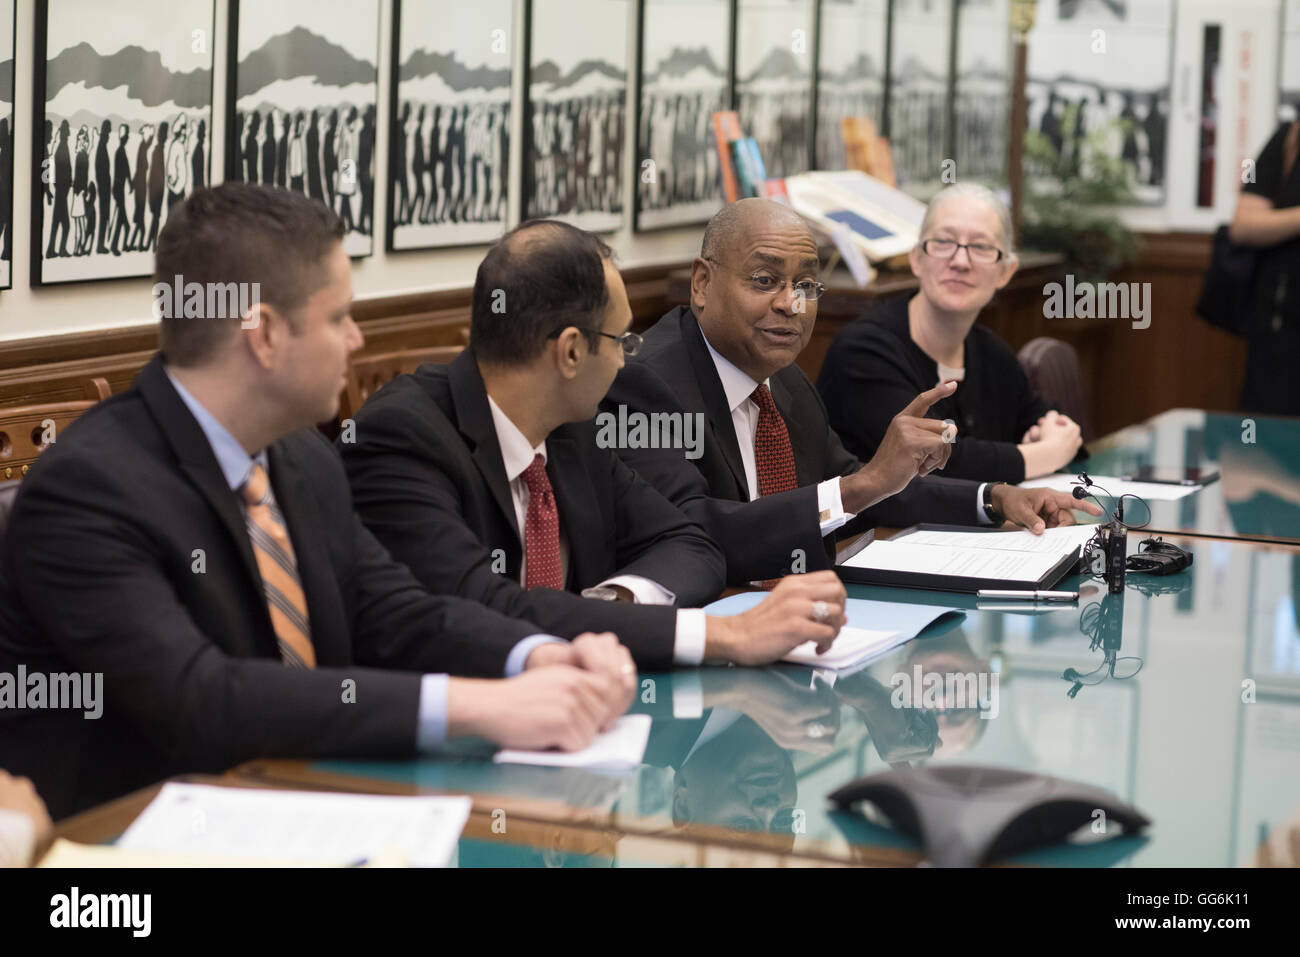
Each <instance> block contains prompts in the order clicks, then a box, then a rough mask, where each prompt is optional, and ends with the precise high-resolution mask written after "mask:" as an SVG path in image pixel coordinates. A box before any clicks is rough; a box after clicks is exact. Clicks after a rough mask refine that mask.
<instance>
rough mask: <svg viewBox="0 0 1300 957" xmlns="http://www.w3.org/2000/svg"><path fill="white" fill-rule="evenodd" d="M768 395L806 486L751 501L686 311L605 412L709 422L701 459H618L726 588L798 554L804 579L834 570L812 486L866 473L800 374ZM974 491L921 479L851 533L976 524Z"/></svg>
mask: <svg viewBox="0 0 1300 957" xmlns="http://www.w3.org/2000/svg"><path fill="white" fill-rule="evenodd" d="M770 388H771V390H772V398H773V400H774V401H775V402H776V407H777V410H778V411H779V412H780V413H781V415H782V417H783V418H784V419H785V421H786V425H787V427H788V428H789V431H790V445H791V446H792V448H793V450H794V459H795V471H796V474H797V476H798V479H799V486H800V487H799V488H797V489H794V490H793V491H790V492H782V493H780V494H778V495H768V496H764V497H762V498H759V499H756V500H754V501H752V502H751V501H749V487H748V485H747V484H746V482H745V467H744V463H743V462H742V461H741V458H740V446H739V444H738V443H737V441H736V430H735V428H734V426H732V424H731V410H730V409H729V408H728V406H727V397H726V393H725V392H724V391H723V389H722V380H721V378H719V376H718V370H717V367H716V366H715V365H714V364H713V357H712V356H710V355H709V350H708V346H707V345H706V344H705V342H704V335H703V333H702V332H701V331H700V325H699V322H698V321H697V320H696V318H695V315H694V313H692V312H691V309H690V307H689V306H678V307H677V308H676V309H674V310H672V311H671V312H669V313H668V314H667V315H665V316H664V317H663V318H661V319H660V320H659V321H658V322H657V323H655V324H654V326H652V327H651V328H650V330H649V331H648V332H646V334H645V342H644V344H643V345H642V347H641V351H640V352H639V353H638V354H637V356H636V357H635V358H634V359H632V360H631V361H630V362H628V363H627V365H625V366H624V367H623V370H622V371H621V372H620V373H619V375H618V378H617V379H615V380H614V385H613V388H611V389H610V392H609V395H607V396H606V397H605V402H604V404H603V405H602V408H603V409H604V410H605V411H608V412H611V413H615V414H617V412H618V407H619V406H620V405H626V406H627V407H628V410H629V411H643V412H647V413H649V412H690V413H695V412H700V413H703V414H704V418H705V433H704V446H703V454H702V455H701V456H700V458H698V459H694V460H692V459H687V458H686V457H685V455H684V454H683V452H682V450H680V449H678V450H673V449H621V450H620V451H619V455H620V456H621V457H622V458H623V460H624V461H625V462H627V463H628V464H629V465H630V466H632V467H633V468H634V469H636V471H637V473H638V474H640V475H641V476H643V477H644V478H645V479H646V480H647V481H649V482H650V484H651V485H653V486H654V487H655V488H657V489H659V491H660V492H662V493H664V495H665V496H667V497H668V499H670V500H671V501H672V502H674V503H676V504H677V505H678V507H680V508H681V509H682V511H683V512H685V513H686V514H687V515H688V516H689V517H690V518H692V519H694V520H695V521H697V522H699V523H700V524H701V525H703V526H704V528H705V529H706V530H707V531H708V532H709V534H711V535H712V536H713V538H714V539H715V540H716V541H717V542H718V544H719V545H721V546H722V551H723V553H724V554H725V555H726V558H727V582H728V584H733V585H739V584H743V583H744V582H748V581H753V580H755V579H763V578H771V577H774V576H777V575H780V574H784V573H787V572H789V571H791V566H792V565H794V564H796V559H797V556H795V555H794V554H792V553H793V551H794V550H795V549H799V550H800V551H801V552H802V554H803V558H804V562H805V564H803V565H801V570H805V571H813V570H816V569H821V568H830V567H831V566H832V564H833V563H834V555H835V552H834V542H833V541H831V540H830V539H831V536H827V540H825V541H823V539H822V536H821V533H820V529H819V528H818V521H817V488H816V486H817V484H818V483H819V482H823V481H825V480H826V479H830V478H835V477H837V476H843V475H849V474H852V473H853V472H855V471H857V469H859V468H860V467H861V463H860V462H859V461H858V460H857V459H855V458H854V457H853V456H852V455H850V454H849V453H848V452H847V451H845V449H844V446H843V445H841V444H840V440H839V436H837V435H836V434H835V431H834V430H833V429H832V428H831V427H830V425H829V424H828V423H827V419H826V410H825V409H824V408H823V407H822V404H821V399H819V398H818V396H817V390H816V389H814V388H813V385H812V383H811V382H809V381H808V377H807V376H806V375H804V374H803V371H802V370H801V369H800V368H799V367H798V366H797V365H790V366H787V367H786V368H784V369H782V370H781V371H780V372H778V373H777V374H776V375H774V376H772V379H771V384H770ZM978 488H979V486H978V484H976V483H973V482H963V481H958V480H953V479H943V478H930V477H927V478H923V479H918V480H916V481H914V482H912V484H911V485H909V486H908V487H907V488H906V489H904V490H903V491H902V492H900V493H899V494H898V495H895V496H892V497H891V498H888V499H886V500H885V501H883V502H880V503H878V504H877V505H874V506H872V507H871V508H868V509H864V510H863V511H861V512H859V513H858V517H857V518H855V519H854V520H853V521H852V522H850V523H849V524H848V525H847V526H845V530H846V533H853V532H856V531H858V530H860V529H864V528H870V527H871V526H873V525H891V526H904V525H911V524H914V523H916V522H919V521H927V522H947V523H952V524H962V525H971V524H975V523H976V522H978V520H979V516H978V502H977V500H976V491H977V490H978Z"/></svg>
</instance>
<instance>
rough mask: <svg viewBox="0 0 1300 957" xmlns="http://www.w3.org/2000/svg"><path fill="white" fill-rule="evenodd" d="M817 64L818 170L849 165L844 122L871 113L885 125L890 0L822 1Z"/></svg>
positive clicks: (873, 119)
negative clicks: (886, 53)
mask: <svg viewBox="0 0 1300 957" xmlns="http://www.w3.org/2000/svg"><path fill="white" fill-rule="evenodd" d="M821 5H822V9H821V36H820V38H819V41H818V42H819V43H820V44H821V55H820V56H819V57H818V63H817V155H816V162H817V168H818V169H827V170H836V169H844V168H845V166H846V165H847V160H846V158H845V155H844V136H843V134H842V132H841V128H840V124H841V121H842V120H845V119H849V118H851V117H867V118H868V119H870V120H871V122H872V123H874V124H876V129H877V130H879V129H880V120H881V114H880V111H881V108H882V103H881V101H882V98H883V97H884V93H885V30H886V26H887V20H888V7H889V0H821Z"/></svg>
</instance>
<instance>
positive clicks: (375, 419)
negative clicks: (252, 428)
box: [339, 221, 844, 669]
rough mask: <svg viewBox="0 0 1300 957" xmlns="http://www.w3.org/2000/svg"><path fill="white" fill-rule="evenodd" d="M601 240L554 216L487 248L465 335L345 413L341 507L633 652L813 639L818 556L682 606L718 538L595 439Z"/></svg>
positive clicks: (657, 654) (503, 604) (719, 570)
mask: <svg viewBox="0 0 1300 957" xmlns="http://www.w3.org/2000/svg"><path fill="white" fill-rule="evenodd" d="M611 256H612V252H611V250H610V248H609V247H608V246H607V245H605V243H603V242H601V240H600V239H598V238H597V237H596V236H593V235H592V234H590V233H587V232H584V231H583V230H580V229H577V228H575V227H573V226H570V225H567V224H565V223H560V222H554V221H531V222H527V223H524V224H523V225H521V226H519V227H518V228H516V229H514V230H512V231H511V232H510V233H507V234H506V235H505V236H504V237H503V238H502V239H501V240H500V241H499V242H498V243H497V244H496V245H495V246H493V247H492V249H491V250H489V252H488V254H487V256H486V257H485V258H484V260H483V262H482V263H481V264H480V266H479V269H478V275H477V277H476V279H475V283H474V293H473V304H472V307H471V319H470V348H469V349H468V350H466V351H465V353H464V354H462V355H461V356H459V357H458V358H457V359H456V360H455V361H454V362H452V363H451V364H450V365H447V366H436V365H425V366H422V367H420V368H419V369H418V370H416V372H415V373H414V374H412V375H408V376H401V377H399V378H398V379H396V380H394V381H393V382H391V383H389V384H388V385H387V386H385V387H384V388H383V389H381V390H380V391H379V392H377V393H376V394H375V395H374V396H372V397H371V398H370V400H369V401H368V402H367V403H366V404H365V406H364V407H363V408H362V409H361V411H360V413H359V414H358V415H357V419H356V430H355V441H352V442H349V441H347V440H346V439H347V436H346V434H345V435H344V436H341V437H340V445H339V447H340V449H341V451H342V453H343V457H344V461H345V464H346V466H347V470H348V474H349V477H350V479H351V484H352V491H353V497H354V501H355V505H356V508H357V511H358V513H359V514H360V515H361V518H362V520H363V521H364V522H365V523H366V525H367V526H368V527H369V529H370V530H371V531H372V532H373V533H374V534H375V535H376V536H377V537H378V538H379V540H380V541H381V542H382V543H383V544H384V545H385V546H386V547H387V548H388V550H389V551H390V552H391V553H392V554H393V555H394V557H396V558H398V559H399V560H401V561H403V562H405V563H406V564H407V565H408V566H409V567H410V568H411V570H412V571H413V572H414V573H415V576H416V578H418V579H419V580H420V581H421V582H422V583H423V584H424V585H425V586H426V587H428V588H430V589H433V590H435V591H438V592H451V593H454V594H458V595H460V596H461V597H465V598H472V599H474V600H476V601H480V602H482V603H484V604H486V605H488V606H489V607H491V608H493V609H496V610H497V611H501V612H505V613H507V614H509V615H512V616H515V617H518V618H523V619H525V620H528V621H532V622H534V623H535V624H537V625H539V626H540V627H542V628H544V629H545V630H546V631H547V632H548V633H550V634H554V635H559V636H560V637H566V638H567V637H569V636H571V635H576V634H580V633H582V632H585V631H591V630H595V631H608V632H614V633H616V634H617V635H618V637H619V640H620V641H621V642H622V643H623V644H624V645H625V646H626V647H627V648H628V650H629V651H630V652H631V653H632V656H633V658H634V659H635V660H636V661H637V663H638V664H639V665H641V667H642V668H643V669H662V668H667V667H670V666H672V665H695V664H699V663H700V662H701V661H702V660H706V659H708V660H724V661H732V662H736V663H740V664H765V663H767V662H771V661H775V660H778V659H780V658H782V657H784V656H785V655H786V654H787V653H788V652H789V651H790V650H792V649H793V648H795V647H796V646H798V645H800V644H803V643H805V642H808V641H815V642H817V643H818V644H819V645H820V646H821V647H823V648H825V647H829V645H830V643H831V642H832V641H833V639H834V638H835V635H836V634H837V633H838V631H839V627H840V624H841V623H842V615H843V605H844V589H843V586H842V585H841V584H840V583H839V581H838V579H836V577H835V576H834V575H833V574H830V573H828V572H824V573H822V574H820V575H805V576H798V577H795V578H792V579H791V580H790V581H789V582H787V583H785V584H784V585H783V587H782V588H781V589H780V590H779V592H778V593H775V594H773V595H771V596H768V598H767V599H766V600H765V601H764V602H762V603H761V604H760V605H759V606H757V607H755V608H753V609H751V610H750V611H747V612H744V613H742V614H740V615H735V616H731V617H728V618H722V617H716V616H707V615H705V614H704V612H703V611H701V610H698V609H696V608H692V607H691V606H694V605H699V604H702V603H705V602H708V601H711V600H712V599H713V598H715V597H717V595H718V594H719V592H720V591H721V590H722V587H723V578H724V568H723V564H722V556H721V554H720V553H719V551H718V548H717V546H716V545H715V544H714V542H713V541H712V540H711V539H710V538H709V537H708V535H706V534H705V532H704V531H703V530H702V529H701V528H700V527H699V526H698V525H696V524H694V523H693V522H691V521H690V520H689V519H687V518H686V517H685V516H684V515H682V513H681V512H680V511H679V510H678V509H677V508H676V507H675V506H674V505H672V503H670V502H669V501H668V500H667V499H665V498H664V497H663V496H662V495H661V494H660V493H659V492H657V491H656V490H655V489H653V488H652V487H651V486H649V485H648V484H647V483H646V482H644V481H643V480H642V479H640V478H639V477H638V476H637V475H636V474H635V473H634V472H633V471H632V470H631V469H629V468H628V467H627V466H626V465H625V464H623V462H622V461H621V460H620V459H619V457H618V455H617V454H616V453H615V452H614V451H613V450H612V449H610V448H607V447H604V443H602V442H601V441H600V440H599V436H598V430H597V426H596V423H595V422H594V421H593V416H594V415H595V414H596V410H597V407H598V404H599V402H600V400H601V399H602V398H603V397H604V395H605V392H606V390H607V389H608V388H609V385H610V383H611V382H613V381H614V377H615V375H617V374H618V371H619V369H620V368H622V366H623V359H624V356H625V354H627V353H631V352H635V350H636V349H637V347H638V346H639V345H640V337H639V336H637V335H636V334H635V333H632V332H629V331H628V327H629V326H630V325H631V322H632V310H631V307H630V306H629V304H628V299H627V292H626V290H625V289H624V287H623V281H622V278H621V277H620V276H619V273H618V270H617V269H616V268H615V267H614V265H613V263H612V261H611ZM609 340H613V341H612V342H611V341H609ZM676 454H677V455H679V456H680V455H682V454H683V450H681V449H678V450H677V451H676ZM574 593H577V594H574ZM673 605H676V606H679V607H677V608H674V607H671V606H673Z"/></svg>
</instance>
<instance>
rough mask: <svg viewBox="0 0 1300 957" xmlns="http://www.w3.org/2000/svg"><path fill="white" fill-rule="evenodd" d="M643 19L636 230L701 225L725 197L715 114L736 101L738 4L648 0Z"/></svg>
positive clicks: (713, 0)
mask: <svg viewBox="0 0 1300 957" xmlns="http://www.w3.org/2000/svg"><path fill="white" fill-rule="evenodd" d="M638 16H639V18H640V28H639V29H638V30H637V35H638V36H639V37H640V42H641V47H640V50H639V51H638V57H637V59H638V67H637V72H638V75H639V83H638V87H637V91H638V99H637V116H636V130H637V163H636V173H635V175H636V207H635V210H634V213H633V216H634V220H633V227H634V228H635V229H636V230H637V231H644V230H650V229H662V228H665V227H670V226H681V225H685V224H689V223H702V222H705V221H706V220H708V218H709V217H710V216H712V215H713V214H714V213H715V212H717V211H718V209H719V207H721V205H722V198H723V197H722V186H721V184H720V182H719V180H718V152H717V148H716V146H715V145H714V142H715V141H714V137H713V123H712V118H713V114H714V113H715V112H717V111H718V110H726V109H730V106H731V2H730V0H642V2H641V3H640V4H639V5H638ZM684 23H689V24H690V25H691V29H690V30H689V31H685V30H683V29H682V24H684Z"/></svg>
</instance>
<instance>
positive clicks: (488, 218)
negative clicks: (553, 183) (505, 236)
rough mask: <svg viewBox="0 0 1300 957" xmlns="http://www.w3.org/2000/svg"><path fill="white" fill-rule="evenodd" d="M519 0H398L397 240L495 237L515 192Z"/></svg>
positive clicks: (417, 242)
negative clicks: (514, 103)
mask: <svg viewBox="0 0 1300 957" xmlns="http://www.w3.org/2000/svg"><path fill="white" fill-rule="evenodd" d="M513 15H514V3H513V0H478V2H476V3H474V4H471V5H469V6H466V5H465V4H463V3H461V2H459V0H395V3H394V9H393V50H394V51H395V52H394V55H393V69H392V80H391V89H392V95H391V97H390V101H391V103H392V112H391V118H390V120H389V146H388V181H389V187H390V189H389V197H388V248H389V249H390V250H397V249H431V248H434V247H438V246H457V245H466V244H472V243H489V242H492V241H493V240H495V239H496V238H497V237H499V236H500V235H501V234H502V233H504V232H505V230H506V223H507V219H508V217H509V200H510V117H511V105H512V103H511V94H512V90H513V71H512V68H511V65H512V64H513V62H514V57H513V53H512V51H513V50H514V24H513Z"/></svg>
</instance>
